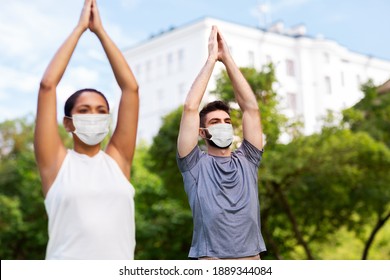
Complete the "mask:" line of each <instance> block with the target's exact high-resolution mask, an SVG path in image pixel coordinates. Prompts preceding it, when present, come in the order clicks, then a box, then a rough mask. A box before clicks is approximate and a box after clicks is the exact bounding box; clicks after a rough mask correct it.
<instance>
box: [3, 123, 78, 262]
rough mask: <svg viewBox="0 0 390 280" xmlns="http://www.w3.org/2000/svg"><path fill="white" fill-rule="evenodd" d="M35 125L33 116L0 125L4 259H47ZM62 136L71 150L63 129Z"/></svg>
mask: <svg viewBox="0 0 390 280" xmlns="http://www.w3.org/2000/svg"><path fill="white" fill-rule="evenodd" d="M34 125H35V123H34V117H33V116H31V115H29V116H26V117H24V118H21V119H16V120H9V121H5V122H3V123H0V257H1V259H43V258H44V257H45V252H46V244H47V240H48V235H47V215H46V211H45V206H44V198H43V194H42V191H41V180H40V177H39V172H38V169H37V165H36V162H35V156H34V150H33V137H34ZM59 133H60V135H61V137H62V139H63V141H64V142H65V143H66V145H67V146H68V147H70V145H71V143H72V140H71V138H70V137H69V135H68V133H67V132H66V131H65V129H64V128H63V127H62V126H59ZM48 141H50V139H48Z"/></svg>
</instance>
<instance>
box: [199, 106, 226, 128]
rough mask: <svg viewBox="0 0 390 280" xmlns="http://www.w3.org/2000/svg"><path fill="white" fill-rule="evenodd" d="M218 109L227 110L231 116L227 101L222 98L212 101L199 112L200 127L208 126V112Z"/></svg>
mask: <svg viewBox="0 0 390 280" xmlns="http://www.w3.org/2000/svg"><path fill="white" fill-rule="evenodd" d="M218 110H221V111H225V112H226V113H227V114H228V115H229V116H230V107H229V105H228V104H227V103H225V102H223V101H220V100H216V101H213V102H210V103H208V104H206V105H205V106H204V107H203V109H202V110H201V111H200V112H199V117H200V124H199V125H200V127H205V126H206V116H207V114H208V113H210V112H214V111H218Z"/></svg>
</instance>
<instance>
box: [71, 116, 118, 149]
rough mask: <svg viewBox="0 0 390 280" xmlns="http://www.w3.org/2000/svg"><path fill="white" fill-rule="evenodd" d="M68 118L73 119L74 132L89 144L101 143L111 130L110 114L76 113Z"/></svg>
mask: <svg viewBox="0 0 390 280" xmlns="http://www.w3.org/2000/svg"><path fill="white" fill-rule="evenodd" d="M68 118H70V119H72V120H73V125H74V127H75V130H74V131H73V133H74V134H76V135H77V137H78V138H79V139H80V140H81V141H83V142H84V143H85V144H87V145H90V146H93V145H96V144H99V143H100V142H102V141H103V139H104V137H106V135H107V134H108V132H109V126H110V120H111V118H110V115H109V114H74V115H73V116H72V117H68Z"/></svg>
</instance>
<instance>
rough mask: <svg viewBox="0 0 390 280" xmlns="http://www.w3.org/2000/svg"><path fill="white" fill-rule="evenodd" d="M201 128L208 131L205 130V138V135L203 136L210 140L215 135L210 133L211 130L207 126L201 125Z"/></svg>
mask: <svg viewBox="0 0 390 280" xmlns="http://www.w3.org/2000/svg"><path fill="white" fill-rule="evenodd" d="M199 129H202V130H203V131H206V132H205V135H206V137H204V138H203V137H202V136H201V137H202V138H203V139H206V140H210V139H211V137H213V136H212V135H211V134H210V132H209V130H208V128H207V127H200V128H199Z"/></svg>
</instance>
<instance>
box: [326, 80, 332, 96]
mask: <svg viewBox="0 0 390 280" xmlns="http://www.w3.org/2000/svg"><path fill="white" fill-rule="evenodd" d="M325 92H326V93H327V94H332V81H331V80H330V77H329V76H326V77H325Z"/></svg>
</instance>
